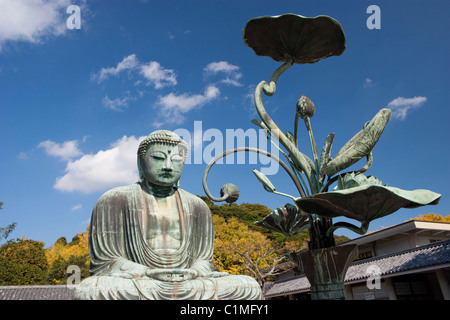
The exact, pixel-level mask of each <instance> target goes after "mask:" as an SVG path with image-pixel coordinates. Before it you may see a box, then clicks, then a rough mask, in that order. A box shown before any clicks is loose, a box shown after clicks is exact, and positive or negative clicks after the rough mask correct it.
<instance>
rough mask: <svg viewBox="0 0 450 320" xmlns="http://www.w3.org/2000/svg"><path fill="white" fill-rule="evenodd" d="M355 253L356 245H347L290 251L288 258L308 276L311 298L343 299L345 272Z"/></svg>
mask: <svg viewBox="0 0 450 320" xmlns="http://www.w3.org/2000/svg"><path fill="white" fill-rule="evenodd" d="M356 253H357V249H356V245H348V246H342V247H332V248H324V249H317V250H301V251H298V252H292V253H290V254H289V259H290V260H291V261H292V262H294V263H295V264H296V265H297V266H298V267H299V268H300V270H303V272H304V273H305V275H306V277H307V278H308V280H309V283H310V284H311V289H310V290H311V299H312V300H341V299H342V300H343V299H345V297H346V293H345V287H344V279H345V274H346V273H347V269H348V267H349V266H350V264H351V263H352V261H353V259H354V258H355V256H356Z"/></svg>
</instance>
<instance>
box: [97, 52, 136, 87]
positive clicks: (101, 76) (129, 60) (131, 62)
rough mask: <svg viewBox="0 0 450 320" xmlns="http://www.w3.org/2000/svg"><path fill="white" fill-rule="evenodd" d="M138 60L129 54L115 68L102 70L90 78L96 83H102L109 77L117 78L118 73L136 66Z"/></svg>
mask: <svg viewBox="0 0 450 320" xmlns="http://www.w3.org/2000/svg"><path fill="white" fill-rule="evenodd" d="M138 63H139V62H138V60H137V58H136V55H135V54H134V53H133V54H130V55H129V56H127V57H125V58H123V60H122V61H120V62H119V63H118V64H117V65H116V66H115V67H108V68H102V69H101V70H100V71H99V72H98V73H97V74H94V75H92V76H91V78H92V79H94V80H97V82H99V83H100V82H102V81H104V80H106V79H107V78H108V77H109V76H111V75H112V76H117V75H118V74H119V73H120V72H122V71H126V70H131V69H134V68H136V67H137V66H138Z"/></svg>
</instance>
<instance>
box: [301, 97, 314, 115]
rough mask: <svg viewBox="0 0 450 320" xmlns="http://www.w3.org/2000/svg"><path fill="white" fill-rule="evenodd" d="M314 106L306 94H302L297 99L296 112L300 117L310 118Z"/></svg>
mask: <svg viewBox="0 0 450 320" xmlns="http://www.w3.org/2000/svg"><path fill="white" fill-rule="evenodd" d="M315 110H316V107H315V106H314V103H313V102H312V101H311V99H309V98H308V97H307V96H304V95H302V96H301V97H300V98H299V99H298V101H297V114H298V115H299V117H300V118H302V119H305V118H312V116H313V115H314V111H315Z"/></svg>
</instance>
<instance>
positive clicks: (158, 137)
mask: <svg viewBox="0 0 450 320" xmlns="http://www.w3.org/2000/svg"><path fill="white" fill-rule="evenodd" d="M154 143H158V144H165V145H171V146H176V145H178V147H179V148H181V149H183V157H184V160H186V157H187V153H188V145H187V143H186V141H184V140H183V139H181V138H180V137H179V136H178V135H177V134H176V133H174V132H172V131H168V130H157V131H154V132H152V133H150V134H149V135H148V136H147V138H145V139H144V140H142V141H141V143H140V144H139V148H138V152H137V154H138V157H139V158H141V157H142V158H143V157H144V156H145V154H146V153H147V150H148V148H149V147H150V145H152V144H154Z"/></svg>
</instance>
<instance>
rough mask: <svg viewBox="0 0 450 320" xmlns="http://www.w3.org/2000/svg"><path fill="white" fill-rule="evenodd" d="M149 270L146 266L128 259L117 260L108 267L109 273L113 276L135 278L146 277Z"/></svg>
mask: <svg viewBox="0 0 450 320" xmlns="http://www.w3.org/2000/svg"><path fill="white" fill-rule="evenodd" d="M148 270H149V268H148V267H146V266H144V265H141V264H138V263H135V262H132V261H128V260H120V261H117V262H116V263H115V264H113V266H112V267H111V269H110V274H111V276H113V277H120V278H125V279H136V278H145V277H147V275H146V273H147V271H148Z"/></svg>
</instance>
